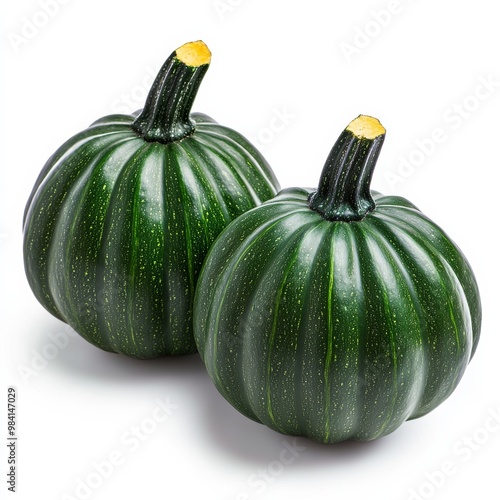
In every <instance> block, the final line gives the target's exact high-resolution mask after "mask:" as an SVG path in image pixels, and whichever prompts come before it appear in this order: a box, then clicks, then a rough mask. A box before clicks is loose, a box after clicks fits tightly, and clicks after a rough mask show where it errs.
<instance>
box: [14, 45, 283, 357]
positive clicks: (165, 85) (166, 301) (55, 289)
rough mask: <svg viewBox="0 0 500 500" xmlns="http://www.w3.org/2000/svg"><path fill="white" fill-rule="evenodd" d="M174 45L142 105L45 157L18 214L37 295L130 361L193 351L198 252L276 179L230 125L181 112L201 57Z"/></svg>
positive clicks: (205, 57)
mask: <svg viewBox="0 0 500 500" xmlns="http://www.w3.org/2000/svg"><path fill="white" fill-rule="evenodd" d="M210 57H211V55H210V52H209V50H208V48H207V46H206V45H205V44H204V43H203V42H192V43H188V44H185V45H183V46H182V47H180V48H179V49H177V50H176V51H175V52H174V53H173V54H172V55H171V56H170V57H169V58H168V59H167V61H166V62H165V64H164V65H163V67H162V68H161V70H160V72H159V74H158V76H157V78H156V80H155V82H154V84H153V86H152V89H151V91H150V93H149V96H148V98H147V102H146V105H145V107H144V109H143V110H142V111H140V112H137V113H135V114H134V115H132V116H128V115H112V116H107V117H105V118H102V119H100V120H98V121H96V122H95V123H94V124H92V125H91V126H90V127H89V128H88V129H87V130H84V131H83V132H81V133H79V134H77V135H75V136H74V137H72V138H71V139H69V140H68V141H67V142H66V143H65V144H63V145H62V146H61V148H60V149H59V150H58V151H56V153H55V154H54V155H53V156H52V157H51V158H50V159H49V160H48V162H47V164H46V165H45V167H44V168H43V170H42V172H41V174H40V176H39V178H38V180H37V181H36V184H35V186H34V188H33V191H32V193H31V196H30V198H29V201H28V204H27V206H26V211H25V216H24V261H25V269H26V275H27V277H28V281H29V284H30V286H31V288H32V290H33V292H34V294H35V296H36V298H37V299H38V300H39V301H40V303H41V304H42V305H43V306H44V307H45V308H46V309H47V310H48V311H49V312H50V313H52V314H53V315H54V316H56V317H57V318H59V319H61V320H62V321H65V322H66V323H68V324H69V325H71V326H72V327H73V328H74V329H75V330H76V331H77V332H78V333H79V334H80V335H82V336H83V337H84V338H85V339H87V340H88V341H89V342H91V343H92V344H94V345H96V346H98V347H100V348H101V349H104V350H107V351H113V352H119V353H123V354H127V355H129V356H133V357H137V358H152V357H156V356H160V355H165V354H186V353H191V352H194V351H195V350H196V347H195V343H194V338H193V333H192V303H193V297H194V291H195V285H196V281H197V277H198V273H199V271H200V268H201V265H202V263H203V260H204V258H205V254H206V252H207V250H208V248H209V246H210V245H211V244H212V242H213V241H214V239H215V238H216V236H217V235H218V234H219V233H220V232H221V230H222V229H223V228H224V227H225V226H226V225H227V224H228V223H229V222H230V221H231V220H233V219H234V218H235V217H237V216H238V215H240V214H242V213H243V212H245V211H247V210H249V209H251V208H253V207H255V206H256V205H258V204H260V203H261V202H263V201H265V200H267V199H269V198H271V197H272V196H274V195H275V194H276V192H277V189H278V182H277V180H276V178H275V176H274V174H273V172H272V171H271V169H270V167H269V165H268V164H267V162H266V161H265V160H264V158H263V157H262V156H261V155H260V154H259V152H258V151H257V150H256V149H255V148H254V147H253V146H252V145H251V144H250V143H249V142H248V141H247V140H246V139H245V138H244V137H242V136H241V135H240V134H239V133H237V132H235V131H234V130H231V129H229V128H226V127H223V126H221V125H218V124H217V123H216V122H214V121H213V120H212V119H211V118H209V117H207V116H206V115H203V114H198V113H193V114H190V110H191V106H192V103H193V101H194V98H195V96H196V93H197V91H198V87H199V85H200V83H201V81H202V78H203V76H204V75H205V73H206V71H207V68H208V65H209V63H210Z"/></svg>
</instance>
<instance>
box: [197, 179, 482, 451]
mask: <svg viewBox="0 0 500 500" xmlns="http://www.w3.org/2000/svg"><path fill="white" fill-rule="evenodd" d="M312 193H313V190H310V189H287V190H284V191H282V192H281V193H280V194H279V195H278V196H277V197H276V198H274V199H273V200H270V201H268V202H266V203H264V204H263V205H261V206H260V207H257V208H255V209H253V210H251V211H249V212H247V213H246V214H244V215H242V216H241V217H239V218H238V219H237V220H236V221H234V222H232V223H231V224H230V225H229V226H228V227H227V229H226V230H225V231H224V232H223V233H222V234H221V235H220V236H219V238H218V239H217V240H216V242H215V244H214V245H213V247H212V249H211V251H210V252H209V255H208V257H207V260H206V262H205V264H204V267H203V270H202V273H201V275H200V279H199V282H198V287H197V292H196V299H195V312H194V324H195V339H196V342H197V346H198V349H199V352H200V354H201V356H202V358H203V360H204V362H205V364H206V367H207V370H208V372H209V374H210V377H211V378H212V380H213V382H214V383H215V385H216V386H217V388H218V390H219V391H220V393H221V394H222V395H223V396H224V397H225V398H226V399H227V400H228V401H229V402H230V403H231V404H232V405H233V406H234V407H235V408H236V409H238V410H239V411H240V412H241V413H243V414H244V415H246V416H247V417H249V418H251V419H254V420H256V421H259V422H262V423H264V424H265V425H267V426H269V427H271V428H272V429H274V430H276V431H278V432H281V433H284V434H289V435H301V436H308V437H310V438H312V439H314V440H317V441H321V442H324V443H334V442H338V441H343V440H347V439H355V440H372V439H376V438H378V437H380V436H383V435H386V434H389V433H390V432H392V431H394V430H395V429H396V428H397V427H399V426H400V425H401V424H402V423H403V422H404V421H406V420H408V419H412V418H417V417H420V416H422V415H424V414H426V413H428V412H430V411H431V410H432V409H433V408H435V407H436V406H438V405H439V404H440V403H442V402H443V401H444V400H445V399H446V398H447V397H448V396H449V395H450V394H451V393H452V392H453V390H454V389H455V387H456V386H457V384H458V382H459V381H460V378H461V377H462V374H463V373H464V370H465V368H466V366H467V364H468V363H469V361H470V359H471V357H472V355H473V353H474V351H475V348H476V346H477V342H478V339H479V331H480V322H481V306H480V299H479V293H478V289H477V285H476V281H475V279H474V276H473V273H472V271H471V269H470V267H469V264H468V262H467V260H466V259H465V257H464V256H463V254H462V253H461V251H460V250H459V249H458V248H457V246H456V245H455V244H454V243H453V242H452V241H451V240H450V239H449V238H448V237H447V235H446V234H445V233H444V232H443V231H442V230H441V229H440V228H439V227H437V226H436V225H435V224H434V223H433V222H431V221H430V220H429V219H428V218H427V217H426V216H425V215H423V214H422V213H421V212H420V211H419V210H418V209H417V208H416V207H415V206H413V205H412V204H411V203H410V202H408V201H407V200H405V199H403V198H400V197H394V196H382V195H381V194H379V193H376V192H372V193H371V194H372V196H373V200H374V201H375V204H376V208H375V209H374V210H373V211H371V212H370V213H368V214H367V215H366V216H365V217H364V218H363V219H362V220H360V221H354V222H344V221H329V220H325V219H324V218H323V217H322V216H321V215H320V214H319V213H318V212H316V211H314V210H312V209H311V208H310V207H309V198H310V196H311V194H312Z"/></svg>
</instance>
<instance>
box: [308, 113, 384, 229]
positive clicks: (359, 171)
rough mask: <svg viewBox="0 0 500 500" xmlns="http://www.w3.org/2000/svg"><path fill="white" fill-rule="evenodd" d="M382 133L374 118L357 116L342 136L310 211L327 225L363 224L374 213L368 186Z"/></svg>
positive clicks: (322, 176) (311, 201)
mask: <svg viewBox="0 0 500 500" xmlns="http://www.w3.org/2000/svg"><path fill="white" fill-rule="evenodd" d="M384 139H385V129H384V127H383V126H382V125H381V124H380V122H379V121H378V120H377V119H376V118H372V117H370V116H366V115H360V116H359V117H358V118H356V119H355V120H353V121H352V122H351V123H350V124H349V125H348V126H347V128H346V129H345V130H344V131H343V132H342V134H341V135H340V137H339V138H338V140H337V142H336V143H335V145H334V146H333V148H332V150H331V152H330V155H329V156H328V159H327V160H326V163H325V166H324V168H323V172H322V173H321V177H320V181H319V186H318V189H317V191H315V192H314V193H312V194H311V195H310V196H309V207H310V208H311V209H312V210H315V211H316V212H319V213H320V214H321V215H322V217H323V218H324V219H326V220H329V221H344V222H353V221H359V220H362V219H363V218H364V217H365V216H366V214H368V213H369V212H371V211H372V210H374V209H375V202H374V200H373V198H372V196H371V194H370V183H371V180H372V176H373V170H374V168H375V164H376V163H377V159H378V156H379V154H380V150H381V149H382V145H383V143H384Z"/></svg>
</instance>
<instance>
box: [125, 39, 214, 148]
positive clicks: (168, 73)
mask: <svg viewBox="0 0 500 500" xmlns="http://www.w3.org/2000/svg"><path fill="white" fill-rule="evenodd" d="M210 57H211V54H210V51H209V49H208V47H207V46H206V45H205V44H204V43H203V42H202V41H197V42H190V43H186V44H184V45H183V46H182V47H180V48H178V49H177V50H176V51H174V52H173V53H172V54H171V55H170V57H169V58H168V59H167V60H166V61H165V63H164V64H163V66H162V68H161V69H160V71H159V73H158V76H157V77H156V79H155V81H154V83H153V86H152V87H151V90H150V92H149V94H148V97H147V99H146V104H145V106H144V109H143V110H142V111H141V113H140V114H139V116H138V117H137V118H136V119H135V121H134V122H133V124H132V128H133V130H135V132H136V133H138V134H139V135H141V136H142V137H143V138H144V139H145V140H146V141H150V142H161V143H169V142H175V141H179V140H181V139H183V138H184V137H187V136H189V135H191V134H192V133H193V132H194V129H195V125H194V122H193V120H191V118H190V113H191V107H192V105H193V102H194V99H195V97H196V94H197V92H198V89H199V87H200V84H201V82H202V80H203V77H204V76H205V73H206V72H207V69H208V67H209V64H210Z"/></svg>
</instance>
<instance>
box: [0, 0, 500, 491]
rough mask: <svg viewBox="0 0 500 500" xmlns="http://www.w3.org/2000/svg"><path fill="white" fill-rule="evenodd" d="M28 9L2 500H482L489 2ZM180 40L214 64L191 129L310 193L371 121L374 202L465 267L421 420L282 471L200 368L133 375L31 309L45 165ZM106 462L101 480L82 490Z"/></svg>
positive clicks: (127, 366)
mask: <svg viewBox="0 0 500 500" xmlns="http://www.w3.org/2000/svg"><path fill="white" fill-rule="evenodd" d="M42 3H43V0H42V1H39V0H22V1H19V0H2V4H1V7H0V9H1V13H0V23H1V41H0V49H1V65H2V69H1V73H0V75H1V89H0V106H1V108H0V109H1V113H0V120H1V127H2V128H1V135H0V137H1V141H2V146H1V148H0V162H1V170H0V172H1V176H2V179H1V181H0V182H1V184H0V186H1V190H2V192H1V195H0V203H1V207H0V217H1V222H0V233H1V240H0V268H1V271H0V272H1V275H0V276H1V277H0V286H1V294H2V296H1V299H0V306H1V318H2V323H1V325H2V361H1V366H2V383H1V391H0V393H1V398H2V402H1V403H0V408H1V411H0V413H1V419H0V423H1V424H0V425H1V431H0V436H2V440H3V442H2V443H1V449H2V452H1V454H0V455H1V465H0V470H1V471H2V478H5V475H4V473H5V472H6V469H7V464H6V462H7V456H6V441H5V438H4V437H3V436H5V435H6V391H7V386H8V385H15V386H16V387H17V390H18V435H19V441H18V459H19V469H18V470H19V475H18V492H17V493H16V495H13V494H11V493H8V492H7V484H6V482H5V481H4V479H2V484H1V485H0V488H1V490H2V493H1V496H2V498H4V493H8V495H9V497H10V496H12V498H18V499H30V500H31V499H34V498H37V499H41V500H45V499H47V500H48V499H64V498H66V499H68V498H84V496H85V495H86V496H87V498H91V499H115V498H116V499H118V498H152V499H156V498H158V499H159V498H189V499H191V498H193V499H194V498H206V499H217V500H221V499H223V500H224V499H227V500H236V499H244V498H249V499H262V500H264V499H271V498H272V499H285V498H286V499H299V498H300V499H302V498H323V497H328V498H342V499H344V498H349V499H351V498H352V499H365V498H369V499H373V500H407V499H410V498H412V499H413V500H415V499H419V498H436V499H454V500H456V499H466V498H472V497H474V498H475V497H476V496H480V493H478V491H479V490H482V491H484V492H489V494H488V498H499V497H500V487H499V483H498V471H499V465H500V422H499V423H497V424H493V417H492V415H493V414H496V415H498V414H499V412H500V391H499V381H500V363H499V362H498V359H499V352H500V340H499V338H500V336H499V332H498V310H499V306H498V283H500V276H499V269H498V260H499V256H498V246H497V242H498V237H497V233H498V208H497V207H498V205H499V204H500V200H499V198H498V181H499V175H498V170H499V168H500V162H499V153H498V151H499V147H498V143H499V139H498V137H499V133H500V121H499V119H498V116H499V112H500V98H499V94H500V67H499V56H498V52H499V49H500V30H499V29H498V14H497V13H496V11H495V10H494V9H495V7H494V6H495V3H494V2H492V1H487V0H475V1H471V0H470V1H469V0H466V1H456V0H439V2H437V1H430V0H413V1H410V0H401V1H400V2H397V0H393V1H389V0H362V1H359V0H358V1H356V2H326V1H319V0H308V1H307V2H298V1H290V0H287V1H285V0H281V1H272V2H271V1H269V0H267V1H265V0H252V1H250V0H221V1H219V2H214V1H213V0H183V1H181V0H179V1H176V2H166V1H163V2H160V1H153V0H141V1H140V2H125V1H119V0H107V1H103V0H99V1H98V0H85V1H83V0H65V1H64V2H63V1H62V0H51V1H48V2H47V3H48V4H50V5H51V6H52V7H51V14H50V17H49V16H48V15H46V14H43V12H44V10H43V8H42ZM217 5H218V6H217ZM389 8H391V10H392V11H393V13H392V14H391V15H390V16H388V15H387V14H386V13H385V14H384V13H382V14H379V15H377V13H380V11H387V9H389ZM46 9H48V7H46ZM30 23H36V24H38V27H37V26H36V24H35V25H31V26H30ZM382 24H384V25H385V26H382ZM366 31H368V32H369V35H368V37H367V36H366V35H363V34H362V32H366ZM197 39H203V40H204V41H205V42H206V43H207V44H208V45H209V47H210V48H211V50H212V52H213V62H212V66H211V68H210V70H209V72H208V73H207V76H206V78H205V81H204V84H203V86H202V89H201V91H200V93H199V95H198V98H197V100H196V102H195V105H194V110H195V111H202V112H205V113H207V114H209V115H211V116H212V117H214V118H215V119H216V120H217V121H219V122H220V123H222V124H225V125H228V126H231V127H233V128H235V129H237V130H239V131H240V132H242V133H243V134H245V135H247V136H249V137H252V138H254V139H255V140H256V142H259V143H260V145H261V147H262V151H263V153H264V154H265V155H266V156H267V158H268V160H269V161H270V163H271V164H272V165H273V167H274V169H275V171H276V173H277V175H278V177H279V179H280V181H281V184H282V186H283V187H289V186H293V185H305V186H314V185H315V183H316V182H317V179H318V176H319V173H320V171H321V168H322V166H323V162H324V160H325V158H326V155H327V154H328V152H329V150H330V147H331V146H332V144H333V142H334V140H335V139H336V137H337V136H338V135H339V133H340V132H341V130H342V129H343V128H344V127H345V126H346V125H347V123H348V122H349V121H350V120H351V119H353V118H355V117H356V116H357V115H358V114H360V113H364V114H371V115H374V116H377V117H378V118H379V119H380V120H381V121H382V123H383V124H384V125H385V127H386V128H387V131H388V132H387V138H386V142H385V146H384V150H383V152H382V155H381V158H380V162H379V166H378V169H377V171H376V173H375V177H374V182H373V187H374V188H375V189H377V190H380V191H382V192H386V193H397V194H400V195H403V196H405V197H407V198H409V199H410V200H412V201H413V202H414V203H415V204H416V205H417V206H419V207H420V208H421V209H422V211H424V213H426V214H427V215H429V216H430V217H431V218H432V219H434V220H435V221H436V222H437V223H438V224H439V225H441V226H442V227H443V228H444V229H445V230H446V231H447V232H448V234H449V235H450V236H451V237H452V238H453V239H454V240H455V241H456V242H457V243H458V244H459V246H460V247H461V248H462V250H463V251H464V253H465V254H466V255H467V257H468V259H469V260H470V262H471V264H472V267H473V269H474V270H475V273H476V276H477V279H478V282H479V285H480V289H481V293H482V300H483V308H484V323H483V330H482V339H481V341H480V344H479V349H478V351H477V355H476V357H475V358H474V359H473V361H472V363H471V364H470V366H469V368H468V370H467V371H466V373H465V376H464V378H463V380H462V382H461V384H460V386H459V387H458V389H457V390H456V391H455V393H454V394H453V395H452V396H451V397H450V398H449V399H448V400H447V401H446V402H445V403H444V404H443V405H442V406H441V407H439V408H438V409H436V410H435V411H434V412H433V413H431V414H430V415H427V416H426V417H424V418H422V419H419V420H417V421H412V422H407V423H405V424H404V425H403V426H402V427H401V428H400V429H399V430H397V431H396V432H395V433H393V434H392V435H390V436H388V437H386V438H383V439H380V440H378V441H376V442H372V443H343V444H340V445H333V446H324V445H320V444H316V443H313V442H310V441H309V440H307V439H298V440H297V441H296V442H295V445H296V447H298V448H299V449H300V450H301V451H296V453H295V454H296V455H297V456H295V455H294V454H292V453H291V452H285V451H284V450H286V449H287V448H286V446H285V444H284V441H287V443H288V444H289V445H292V444H293V440H292V439H291V438H286V437H285V436H282V435H279V434H277V433H275V432H273V431H271V430H269V429H267V428H266V427H264V426H262V425H259V424H257V423H254V422H251V421H249V420H247V419H246V418H245V417H243V416H241V415H239V414H238V413H237V412H236V411H235V410H233V409H232V407H231V406H230V405H229V404H227V403H226V402H225V401H224V400H223V398H222V397H221V396H219V394H218V393H217V391H216V390H215V389H214V387H213V386H212V384H211V382H210V380H209V378H208V376H207V375H206V373H205V371H204V367H203V365H202V363H201V361H200V359H199V357H198V355H193V356H190V357H185V358H179V359H159V360H154V361H147V362H146V361H137V360H131V359H127V358H125V357H122V356H118V355H114V354H108V353H104V352H101V351H99V350H98V349H97V348H94V347H92V346H91V345H89V344H87V343H86V342H85V341H84V340H82V339H81V338H80V337H78V336H75V335H71V332H70V331H69V330H68V328H66V327H65V326H64V325H63V324H62V323H60V322H59V321H57V320H56V319H54V318H52V317H51V316H50V315H49V314H48V313H47V312H46V311H45V310H44V309H43V308H42V307H41V306H40V305H39V304H38V303H37V301H36V300H35V298H34V296H33V295H32V293H31V291H30V289H29V287H28V285H27V282H26V279H25V275H24V270H23V262H22V246H21V242H22V231H21V220H22V212H23V209H24V205H25V202H26V200H27V197H28V195H29V192H30V190H31V187H32V185H33V183H34V181H35V178H36V176H37V175H38V172H39V170H40V169H41V167H42V165H43V164H44V162H45V160H46V159H47V158H48V157H49V155H50V154H51V153H52V152H53V151H54V150H55V149H56V148H57V147H58V146H59V145H60V144H61V143H62V142H63V141H65V140H66V139H67V138H69V137H70V136H71V135H73V134H74V133H76V132H78V131H80V130H82V129H84V128H85V127H86V126H88V125H89V124H90V123H91V122H93V121H94V120H95V119H97V118H99V117H101V116H103V115H106V114H110V113H113V112H132V111H134V110H135V109H136V108H139V107H141V106H142V104H143V99H144V97H145V92H146V91H147V90H148V89H149V85H150V84H151V81H152V74H153V73H154V72H155V71H156V70H157V69H158V68H159V66H160V65H161V64H162V63H163V61H164V60H165V58H166V57H167V56H168V55H169V54H170V53H171V52H172V50H174V49H175V48H176V47H178V46H179V45H181V44H182V43H184V42H187V41H191V40H197ZM349 44H350V46H351V47H350V48H349ZM362 46H363V47H362ZM349 51H350V55H349V53H348V52H349ZM485 80H489V81H490V83H489V84H488V85H489V87H490V88H489V89H487V88H486V87H485V86H484V84H481V81H483V82H484V81H485ZM476 93H477V96H478V97H479V98H478V97H476V96H475V94H476ZM283 114H285V115H286V116H287V117H286V118H285V119H283V118H281V119H280V118H279V117H280V116H281V117H282V116H283ZM274 117H278V118H276V119H274ZM280 120H281V121H280ZM271 125H273V127H274V129H275V130H274V131H272V130H271V129H270V128H269V127H270V126H271ZM436 129H440V130H441V132H439V131H438V132H435V130H436ZM433 136H435V137H440V143H439V144H437V145H436V144H434V145H433V144H431V143H430V142H429V141H430V140H432V137H433ZM416 141H420V144H424V146H420V147H421V148H422V147H424V149H426V153H425V154H424V153H419V152H418V151H419V146H418V145H417V142H416ZM404 161H406V162H408V163H409V164H406V166H404V167H402V166H401V165H402V164H403V163H404ZM54 339H55V340H54ZM56 341H57V343H59V346H60V347H57V345H56ZM48 358H53V359H48ZM167 399H168V400H169V401H170V403H169V404H170V405H171V411H170V413H171V414H170V415H169V416H168V418H167V419H163V416H165V411H164V410H162V409H161V407H158V401H163V402H165V401H166V400H167ZM173 406H175V409H174V408H173ZM155 418H156V420H162V421H161V422H157V421H155V420H154V419H155ZM497 418H499V419H500V417H497ZM137 428H139V429H140V430H139V432H140V433H141V434H140V437H136V438H134V437H133V433H134V432H135V431H136V430H137ZM138 436H139V435H138ZM141 439H142V440H141ZM303 448H305V449H303ZM110 456H111V457H112V458H115V459H116V458H117V457H120V459H119V460H118V463H117V462H116V460H115V466H114V467H113V470H112V471H111V470H109V467H108V468H107V469H106V468H105V470H101V474H100V475H98V473H97V472H96V471H95V464H99V463H101V464H102V462H103V461H107V460H109V458H110ZM283 462H286V463H283ZM443 468H444V469H445V470H446V473H447V474H446V475H443V473H441V472H439V471H441V470H443ZM104 475H106V476H107V477H104V478H103V476H104ZM80 481H84V482H87V481H90V483H91V489H90V490H89V491H87V492H86V491H85V488H83V487H80V489H78V484H81V483H80ZM6 497H7V495H6V496H5V498H6Z"/></svg>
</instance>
